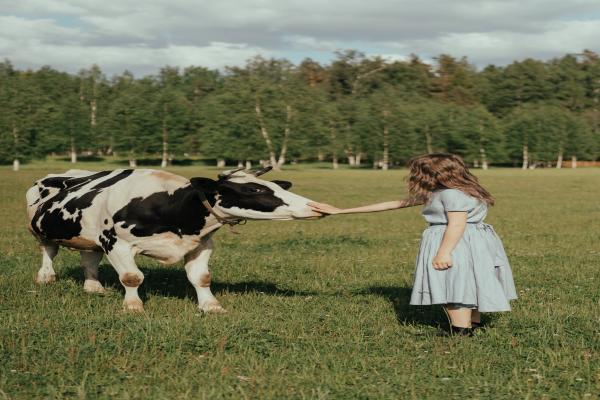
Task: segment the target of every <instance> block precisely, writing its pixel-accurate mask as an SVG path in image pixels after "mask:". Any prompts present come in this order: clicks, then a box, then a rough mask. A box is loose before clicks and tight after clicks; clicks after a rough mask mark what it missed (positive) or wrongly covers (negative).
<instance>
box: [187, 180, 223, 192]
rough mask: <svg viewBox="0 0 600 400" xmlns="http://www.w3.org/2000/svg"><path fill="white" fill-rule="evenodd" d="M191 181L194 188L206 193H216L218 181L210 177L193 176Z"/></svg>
mask: <svg viewBox="0 0 600 400" xmlns="http://www.w3.org/2000/svg"><path fill="white" fill-rule="evenodd" d="M190 183H191V184H192V187H193V188H194V189H196V190H199V191H201V192H204V193H215V192H216V191H217V182H216V181H214V180H212V179H210V178H192V179H190Z"/></svg>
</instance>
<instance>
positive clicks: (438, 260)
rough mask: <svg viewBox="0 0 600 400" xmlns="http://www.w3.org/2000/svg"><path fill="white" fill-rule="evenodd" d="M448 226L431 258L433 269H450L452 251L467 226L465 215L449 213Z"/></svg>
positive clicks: (462, 213) (457, 212)
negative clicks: (435, 252)
mask: <svg viewBox="0 0 600 400" xmlns="http://www.w3.org/2000/svg"><path fill="white" fill-rule="evenodd" d="M446 214H447V215H448V226H447V227H446V231H445V232H444V237H443V238H442V243H441V244H440V248H439V249H438V251H437V254H436V255H435V257H434V258H433V262H432V264H433V268H435V269H448V268H450V267H452V255H451V253H452V250H454V248H455V247H456V245H457V244H458V242H459V241H460V238H462V235H463V233H464V232H465V228H466V226H467V213H466V212H463V211H449V212H447V213H446Z"/></svg>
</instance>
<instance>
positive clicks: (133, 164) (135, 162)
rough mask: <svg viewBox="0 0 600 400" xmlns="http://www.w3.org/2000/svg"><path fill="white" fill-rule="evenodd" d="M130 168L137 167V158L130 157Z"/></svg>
mask: <svg viewBox="0 0 600 400" xmlns="http://www.w3.org/2000/svg"><path fill="white" fill-rule="evenodd" d="M129 168H137V160H136V159H135V158H130V159H129Z"/></svg>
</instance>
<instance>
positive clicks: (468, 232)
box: [311, 153, 517, 335]
mask: <svg viewBox="0 0 600 400" xmlns="http://www.w3.org/2000/svg"><path fill="white" fill-rule="evenodd" d="M408 168H409V170H410V172H409V176H408V193H409V198H408V199H407V200H400V201H389V202H385V203H377V204H371V205H368V206H363V207H357V208H348V209H339V208H336V207H333V206H331V205H328V204H323V203H312V204H311V206H312V207H313V208H314V209H315V211H318V212H320V213H323V214H350V213H364V212H374V211H385V210H394V209H398V208H405V207H411V206H415V205H421V204H425V207H424V208H423V213H422V214H423V216H424V217H425V220H426V221H427V222H429V227H428V228H427V229H425V231H424V232H423V237H422V240H421V247H420V249H419V254H418V256H417V265H416V270H415V279H414V286H413V290H412V295H411V299H410V304H412V305H432V304H440V305H442V306H443V307H444V310H445V311H446V312H447V314H448V316H449V318H450V321H451V331H452V333H455V334H460V335H471V334H472V333H473V329H474V328H477V327H478V326H479V325H480V323H481V314H480V313H481V312H497V311H510V305H509V301H510V300H513V299H516V298H517V294H516V290H515V285H514V282H513V277H512V272H511V269H510V265H509V263H508V259H507V258H506V253H505V252H504V247H503V246H502V242H501V241H500V238H499V237H498V236H497V235H496V232H494V229H493V228H492V226H491V225H488V224H485V223H483V220H484V218H485V216H486V214H487V210H488V206H491V205H493V204H494V199H493V198H492V196H491V195H490V193H489V192H488V191H487V190H485V189H484V188H483V187H482V186H481V185H480V184H479V182H478V181H477V178H476V177H475V176H474V175H473V174H471V173H470V172H469V169H468V168H467V167H466V166H465V164H464V162H463V160H462V159H461V158H460V157H458V156H455V155H453V154H441V153H435V154H427V155H423V156H419V157H415V158H413V159H412V160H410V162H409V163H408Z"/></svg>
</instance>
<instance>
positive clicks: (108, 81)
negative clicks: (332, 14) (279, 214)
mask: <svg viewBox="0 0 600 400" xmlns="http://www.w3.org/2000/svg"><path fill="white" fill-rule="evenodd" d="M599 98H600V59H599V56H598V55H597V54H596V53H594V52H592V51H589V50H586V51H584V52H583V53H581V54H568V55H565V56H563V57H560V58H555V59H552V60H549V61H540V60H534V59H525V60H522V61H515V62H513V63H512V64H510V65H507V66H502V67H500V66H494V65H489V66H487V67H485V68H483V69H481V70H478V69H477V68H475V67H474V66H473V65H472V64H470V63H469V61H468V60H467V58H460V59H457V58H454V57H451V56H449V55H440V56H439V57H437V58H435V62H434V63H426V62H424V61H423V60H421V59H420V58H419V57H417V56H415V55H412V56H410V57H409V58H408V59H407V60H403V61H389V60H385V59H383V58H379V57H374V58H372V57H366V56H365V55H364V54H362V53H360V52H358V51H355V50H347V51H341V52H338V53H336V58H335V59H334V60H333V61H332V62H331V63H329V64H327V65H323V64H320V63H318V62H316V61H314V60H311V59H305V60H304V61H302V62H301V63H299V64H297V65H295V64H293V63H291V62H290V61H288V60H285V59H274V58H273V59H265V58H263V57H260V56H257V57H255V58H252V59H250V60H249V61H248V62H247V63H246V65H244V66H242V67H228V68H225V69H224V70H222V71H219V70H210V69H207V68H204V67H195V66H192V67H188V68H184V69H179V68H177V67H170V66H167V67H164V68H162V69H160V72H159V73H158V74H156V75H152V76H144V77H140V78H136V77H134V75H133V74H132V73H130V72H127V71H126V72H124V73H123V74H121V75H116V76H113V77H112V78H107V77H106V75H105V74H103V73H102V71H101V69H100V68H99V67H98V66H96V65H93V66H92V67H91V68H89V69H84V70H81V71H80V72H79V73H78V74H69V73H65V72H61V71H57V70H55V69H53V68H51V67H49V66H44V67H41V68H39V69H37V70H18V69H15V68H14V67H13V66H12V64H11V63H10V61H8V60H6V61H4V62H2V63H0V162H2V163H11V162H12V163H13V166H14V168H15V169H18V166H19V163H20V162H21V161H22V160H28V159H31V158H40V157H45V156H47V155H50V154H53V155H65V156H68V157H70V158H71V161H72V162H76V161H77V157H78V156H82V155H99V156H103V157H106V156H114V157H120V158H123V159H128V160H129V164H130V166H132V167H135V166H136V165H137V162H138V160H140V159H142V158H145V157H159V158H160V159H161V164H162V166H163V167H166V166H167V165H168V164H169V163H170V162H172V161H173V160H175V159H178V158H189V157H201V158H204V159H207V160H212V161H211V162H214V163H216V164H217V165H218V166H225V165H226V164H238V165H248V166H249V165H251V164H252V163H259V162H260V163H270V164H271V165H274V166H275V168H280V167H281V166H282V165H284V164H285V163H287V162H293V163H295V162H302V161H323V162H324V161H327V162H330V163H331V165H332V167H333V168H337V167H338V165H339V164H340V163H348V164H350V165H352V166H361V165H365V164H368V165H370V166H371V165H372V166H373V167H375V168H381V169H388V168H390V167H391V166H393V165H401V164H404V163H405V162H406V161H407V159H409V158H410V157H411V156H414V155H416V154H421V153H425V152H434V151H445V152H452V153H456V154H460V155H461V156H463V157H464V158H465V160H466V161H467V162H469V163H470V164H472V165H474V166H475V167H482V168H487V167H488V165H490V164H492V163H493V164H503V165H514V166H520V167H522V168H535V167H537V166H556V167H558V168H560V167H561V166H562V164H563V160H564V159H565V158H567V159H569V160H571V161H572V162H573V163H574V162H576V161H577V160H578V159H579V160H597V159H598V158H600V132H599V127H600V114H599V104H598V101H599Z"/></svg>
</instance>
